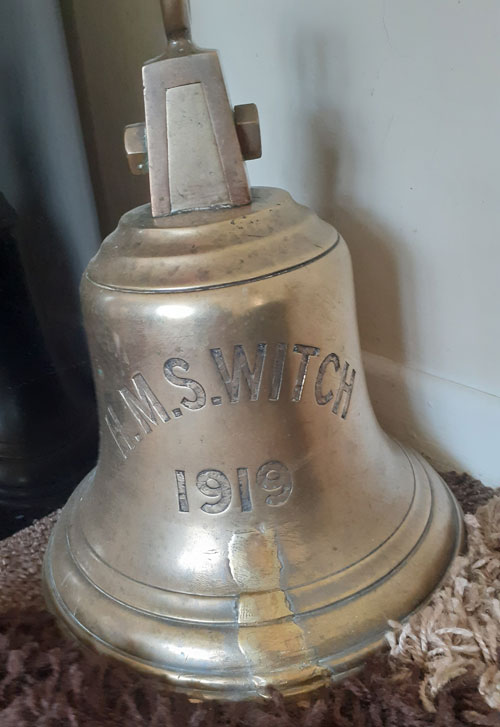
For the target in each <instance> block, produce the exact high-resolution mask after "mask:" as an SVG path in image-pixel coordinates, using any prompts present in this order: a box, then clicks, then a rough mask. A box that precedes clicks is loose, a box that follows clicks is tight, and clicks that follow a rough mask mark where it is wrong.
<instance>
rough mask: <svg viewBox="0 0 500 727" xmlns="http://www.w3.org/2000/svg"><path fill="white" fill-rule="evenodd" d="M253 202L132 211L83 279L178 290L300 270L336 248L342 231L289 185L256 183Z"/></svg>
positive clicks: (135, 288) (121, 287)
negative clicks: (161, 212)
mask: <svg viewBox="0 0 500 727" xmlns="http://www.w3.org/2000/svg"><path fill="white" fill-rule="evenodd" d="M252 194H253V201H252V203H251V204H250V205H245V206H243V207H236V208H221V209H216V210H208V211H207V210H199V211H196V212H187V213H179V214H175V215H171V216H168V217H159V218H154V217H152V216H151V207H150V205H143V206H142V207H138V208H136V209H134V210H131V211H130V212H127V213H126V214H125V215H124V216H123V217H122V218H121V220H120V222H119V224H118V227H117V229H116V230H115V231H114V232H112V233H111V235H109V236H108V237H107V238H106V240H104V242H103V244H102V245H101V248H100V250H99V252H98V253H97V255H96V256H95V257H94V258H93V259H92V260H91V261H90V264H89V266H88V268H87V270H86V272H85V274H84V278H83V285H85V284H93V285H97V286H99V287H103V288H106V289H110V290H118V291H121V292H131V293H148V294H152V293H175V292H187V291H199V290H210V289H213V288H221V287H229V286H233V285H244V284H247V283H251V282H254V281H256V280H263V279H266V278H269V277H272V276H275V275H279V274H282V273H285V272H289V271H292V270H296V269H299V268H301V267H302V266H303V265H307V264H309V263H312V262H315V261H316V260H318V259H319V258H321V257H323V255H326V254H328V253H329V252H331V251H332V250H333V249H334V248H335V247H336V246H337V245H338V244H339V243H340V241H341V238H340V235H339V233H338V232H337V230H335V228H333V227H332V226H331V225H330V224H328V223H327V222H324V221H323V220H321V219H320V218H319V217H318V216H317V215H316V214H315V213H314V212H313V211H312V210H310V209H309V208H307V207H304V206H303V205H300V204H298V203H297V202H295V201H294V200H293V199H292V197H291V196H290V194H289V193H288V192H285V191H284V190H282V189H278V188H272V187H257V188H253V189H252Z"/></svg>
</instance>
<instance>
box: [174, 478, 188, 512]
mask: <svg viewBox="0 0 500 727" xmlns="http://www.w3.org/2000/svg"><path fill="white" fill-rule="evenodd" d="M175 479H176V482H177V499H178V501H179V512H189V501H188V497H187V489H186V473H185V472H184V470H175Z"/></svg>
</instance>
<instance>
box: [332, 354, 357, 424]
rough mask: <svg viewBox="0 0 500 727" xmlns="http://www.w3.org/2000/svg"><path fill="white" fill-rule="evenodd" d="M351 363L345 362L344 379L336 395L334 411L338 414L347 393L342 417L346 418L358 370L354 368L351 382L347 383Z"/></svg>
mask: <svg viewBox="0 0 500 727" xmlns="http://www.w3.org/2000/svg"><path fill="white" fill-rule="evenodd" d="M349 368H350V367H349V364H348V363H347V361H346V362H345V364H344V368H343V371H342V380H341V382H340V386H339V389H338V391H337V396H336V397H335V402H334V404H333V409H332V411H333V413H334V414H338V411H339V406H340V403H341V401H342V398H343V396H344V394H345V395H346V399H345V401H344V408H343V410H342V419H345V418H346V417H347V412H348V411H349V405H350V403H351V396H352V389H353V386H354V379H355V378H356V371H355V370H354V369H352V372H351V380H350V382H349V383H347V374H348V372H349Z"/></svg>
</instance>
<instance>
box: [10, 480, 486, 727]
mask: <svg viewBox="0 0 500 727" xmlns="http://www.w3.org/2000/svg"><path fill="white" fill-rule="evenodd" d="M446 480H447V482H448V484H449V485H450V486H451V487H452V489H453V490H454V492H455V494H456V495H457V497H458V499H459V500H460V502H461V504H462V506H463V508H464V511H465V512H466V513H467V516H466V527H467V534H468V541H469V548H468V552H467V554H466V555H464V556H461V557H460V558H459V559H458V560H457V562H456V563H455V566H454V569H453V573H452V574H451V576H450V577H449V579H448V581H447V582H446V584H445V585H444V586H443V588H442V589H441V590H440V591H439V592H438V593H437V594H436V595H435V597H434V598H433V600H432V602H431V603H430V604H429V606H427V607H426V608H425V609H424V610H423V611H422V612H420V613H418V614H416V615H415V616H414V617H413V618H412V619H411V620H410V622H409V623H407V624H405V625H403V626H401V625H399V624H391V625H390V627H391V628H389V625H388V645H389V649H388V650H387V651H386V652H384V653H381V654H379V655H377V656H376V657H374V658H373V659H371V660H370V661H369V662H368V664H367V665H366V666H365V668H364V669H363V671H361V672H360V673H359V674H358V675H357V676H355V677H353V678H350V679H348V680H347V681H344V682H343V683H342V684H341V685H338V686H332V687H330V688H328V689H324V690H323V691H322V692H321V693H319V694H317V695H315V696H314V698H313V699H311V700H310V703H309V704H306V703H301V704H293V703H285V702H283V700H282V699H281V698H280V696H279V695H274V696H273V698H272V699H271V700H270V701H269V703H266V704H231V705H221V704H218V703H209V704H191V703H190V702H189V701H188V700H187V699H186V698H185V697H183V696H178V695H173V694H171V693H169V692H168V691H167V690H166V689H165V685H164V684H162V683H161V682H159V681H157V680H152V679H147V678H143V677H141V676H139V675H137V674H135V673H134V672H130V671H129V670H127V669H125V668H124V667H122V666H120V665H116V664H114V663H110V662H109V661H107V660H105V659H103V658H101V657H98V656H96V655H94V654H90V653H87V652H82V651H80V650H79V649H78V648H77V647H76V646H75V645H74V644H73V643H72V642H71V641H68V640H67V639H66V638H65V637H63V636H62V635H61V634H60V633H59V631H58V629H57V627H56V625H55V623H54V621H53V619H52V617H51V616H50V615H49V614H47V613H46V612H45V610H44V604H43V599H42V596H41V590H40V568H41V561H42V557H43V552H44V550H45V547H46V544H47V539H48V535H49V533H50V529H51V527H52V525H53V523H54V522H55V520H56V517H57V516H56V515H52V516H49V517H48V518H45V519H44V520H42V521H39V522H37V523H35V524H34V525H33V526H31V527H30V528H27V529H26V530H23V531H21V532H20V533H17V534H16V535H14V536H12V537H10V538H8V539H7V540H5V541H3V542H2V543H0V726H1V727H28V726H30V727H31V725H37V727H59V726H60V725H62V726H65V725H74V726H75V727H76V726H78V727H80V726H81V727H104V726H106V727H115V726H116V727H146V726H148V727H178V726H179V727H180V726H181V725H182V726H183V727H184V726H186V727H222V726H224V727H247V726H255V727H292V726H293V727H299V726H300V727H403V726H404V727H406V726H408V727H425V726H427V725H437V726H438V727H444V726H445V725H446V727H448V726H450V727H451V726H453V725H457V726H459V725H460V726H461V725H463V726H465V725H467V726H470V725H499V726H500V602H499V599H500V498H497V497H493V495H494V494H495V493H494V491H493V490H489V489H488V488H486V487H483V485H481V483H480V482H477V481H476V480H472V479H471V478H470V477H468V476H466V475H457V474H456V473H450V474H448V475H447V476H446ZM478 507H479V509H478Z"/></svg>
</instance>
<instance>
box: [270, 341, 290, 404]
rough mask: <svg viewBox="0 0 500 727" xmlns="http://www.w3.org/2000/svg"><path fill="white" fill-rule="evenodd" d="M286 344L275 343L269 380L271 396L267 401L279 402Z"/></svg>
mask: <svg viewBox="0 0 500 727" xmlns="http://www.w3.org/2000/svg"><path fill="white" fill-rule="evenodd" d="M286 351H287V344H286V343H277V344H276V352H275V354H274V361H273V376H272V379H271V394H270V396H269V401H279V398H280V394H281V386H282V384H283V371H284V369H285V359H286Z"/></svg>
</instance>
